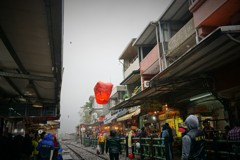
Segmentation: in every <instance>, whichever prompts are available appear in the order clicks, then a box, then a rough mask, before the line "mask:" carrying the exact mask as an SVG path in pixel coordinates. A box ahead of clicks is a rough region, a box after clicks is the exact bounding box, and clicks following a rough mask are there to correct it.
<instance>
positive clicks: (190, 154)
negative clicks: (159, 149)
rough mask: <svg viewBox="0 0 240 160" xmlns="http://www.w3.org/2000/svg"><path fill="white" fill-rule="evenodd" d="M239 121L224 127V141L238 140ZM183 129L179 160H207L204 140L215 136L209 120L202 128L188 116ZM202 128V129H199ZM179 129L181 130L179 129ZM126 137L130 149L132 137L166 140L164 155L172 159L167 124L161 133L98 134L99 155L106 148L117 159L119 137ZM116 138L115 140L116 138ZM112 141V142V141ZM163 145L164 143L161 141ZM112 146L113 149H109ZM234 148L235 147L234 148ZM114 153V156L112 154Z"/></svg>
mask: <svg viewBox="0 0 240 160" xmlns="http://www.w3.org/2000/svg"><path fill="white" fill-rule="evenodd" d="M239 122H240V121H236V122H235V126H234V127H233V128H230V127H229V126H226V127H225V134H224V137H223V138H224V139H226V140H235V141H239V140H240V123H239ZM184 124H185V125H184V127H183V128H182V130H181V132H182V138H181V148H180V150H181V152H182V153H181V159H182V160H187V159H199V160H204V159H207V153H206V139H214V138H216V136H217V131H216V129H214V128H213V127H212V126H211V125H210V123H209V120H204V121H203V122H202V126H203V127H201V126H200V121H199V119H198V117H196V116H195V115H189V116H188V117H187V118H186V120H185V122H184ZM201 128H202V129H201ZM180 129H181V128H180ZM126 136H127V137H128V139H127V140H128V141H129V142H128V144H129V147H131V143H132V142H131V138H132V137H139V138H144V137H150V136H152V137H158V138H164V139H167V143H168V145H167V146H168V152H167V153H169V154H168V155H166V156H167V157H168V158H167V159H169V160H172V159H174V154H173V147H172V145H173V143H174V133H173V129H172V128H171V127H170V126H169V124H168V123H165V124H163V125H162V130H161V133H160V134H159V133H157V132H152V133H151V134H149V132H147V131H146V128H145V127H142V128H141V129H136V130H129V132H128V133H127V134H123V133H122V132H119V133H117V132H116V131H113V130H111V131H110V135H109V136H106V135H103V134H100V135H99V136H98V144H99V146H101V151H100V154H104V147H105V146H106V153H108V152H109V153H110V154H109V156H110V160H114V158H115V159H118V156H119V154H120V153H121V145H120V140H119V138H120V137H126ZM113 137H115V138H113ZM116 137H117V138H116ZM113 139H114V141H113ZM163 143H165V141H163ZM112 146H114V149H111V147H112ZM235 148H236V147H235ZM239 151H240V150H239ZM113 153H114V154H113Z"/></svg>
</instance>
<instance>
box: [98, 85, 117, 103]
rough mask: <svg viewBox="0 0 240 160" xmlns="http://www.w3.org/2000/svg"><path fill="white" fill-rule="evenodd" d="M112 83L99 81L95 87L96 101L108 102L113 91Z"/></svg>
mask: <svg viewBox="0 0 240 160" xmlns="http://www.w3.org/2000/svg"><path fill="white" fill-rule="evenodd" d="M112 87H113V84H112V83H104V82H101V81H99V82H97V84H96V85H95V87H94V93H95V98H96V102H97V103H98V104H107V103H108V100H109V97H110V95H111V93H112Z"/></svg>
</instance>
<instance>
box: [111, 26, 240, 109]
mask: <svg viewBox="0 0 240 160" xmlns="http://www.w3.org/2000/svg"><path fill="white" fill-rule="evenodd" d="M239 40H240V26H231V27H230V26H225V27H220V28H218V29H216V30H215V31H214V32H213V33H212V34H210V35H209V36H207V37H206V38H205V39H203V40H202V41H201V42H200V43H199V44H198V45H196V46H195V47H193V48H192V49H190V50H189V51H187V52H186V53H185V54H183V55H182V56H181V57H179V58H178V59H177V60H176V61H175V62H174V63H172V64H171V65H170V66H169V67H168V68H166V69H165V70H164V71H162V72H161V73H159V74H158V75H156V76H155V77H154V78H153V79H152V80H151V81H150V87H149V88H147V89H145V90H143V91H142V92H140V93H139V94H137V95H135V96H133V97H131V98H130V99H128V100H126V101H123V102H121V103H119V104H117V105H116V106H114V107H113V108H111V109H112V110H115V109H120V108H129V107H132V106H137V105H141V104H144V103H147V102H148V101H149V102H151V101H152V100H156V99H157V100H159V101H161V102H164V101H170V100H171V101H175V100H173V99H171V98H172V97H176V95H177V96H180V97H181V96H183V95H184V96H185V97H187V96H188V95H192V94H198V93H201V92H204V91H206V88H205V87H204V86H203V85H202V82H203V81H209V77H206V75H205V76H202V75H204V74H206V73H208V72H210V71H212V70H214V69H216V68H218V67H220V66H223V65H226V64H228V63H231V62H233V61H235V60H237V59H239V58H240V54H239V53H240V45H239ZM191 87H192V88H191ZM186 91H187V92H186ZM182 98H184V97H182Z"/></svg>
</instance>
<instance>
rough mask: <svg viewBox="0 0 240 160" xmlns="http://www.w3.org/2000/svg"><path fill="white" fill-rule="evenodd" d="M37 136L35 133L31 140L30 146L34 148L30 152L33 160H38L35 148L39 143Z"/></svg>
mask: <svg viewBox="0 0 240 160" xmlns="http://www.w3.org/2000/svg"><path fill="white" fill-rule="evenodd" d="M39 139H40V137H39V135H38V133H37V132H36V133H35V134H34V137H33V139H32V145H33V147H34V150H33V151H32V156H33V160H38V159H39V155H38V151H37V146H38V143H39Z"/></svg>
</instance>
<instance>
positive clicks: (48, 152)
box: [37, 133, 54, 160]
mask: <svg viewBox="0 0 240 160" xmlns="http://www.w3.org/2000/svg"><path fill="white" fill-rule="evenodd" d="M37 150H38V151H39V156H40V159H41V160H51V159H52V157H53V151H54V143H53V138H52V134H51V133H48V134H47V135H45V136H44V137H43V139H42V140H41V141H40V142H39V143H38V146H37Z"/></svg>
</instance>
